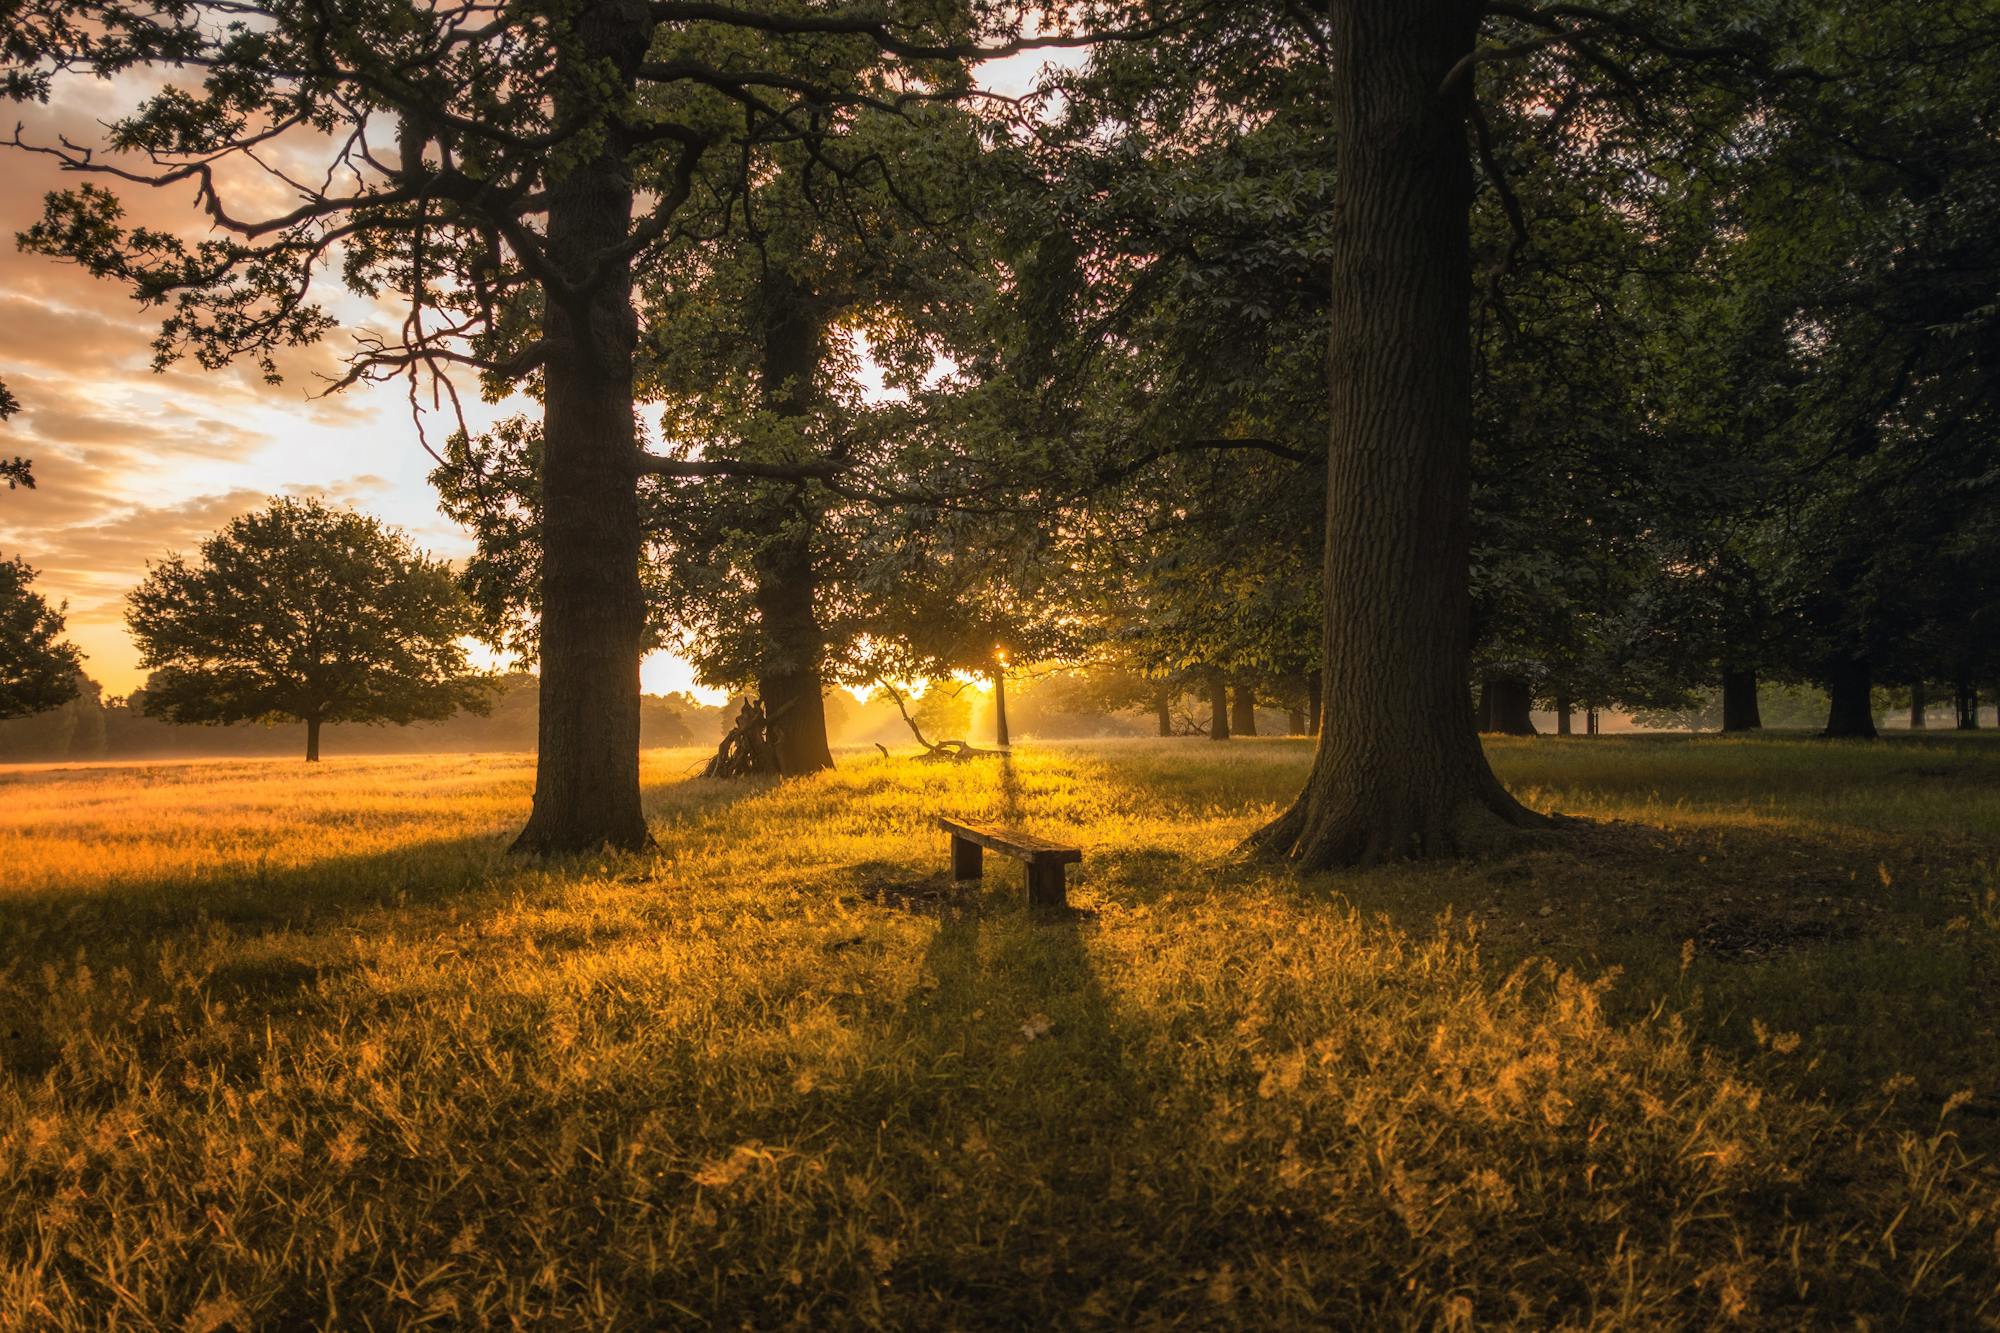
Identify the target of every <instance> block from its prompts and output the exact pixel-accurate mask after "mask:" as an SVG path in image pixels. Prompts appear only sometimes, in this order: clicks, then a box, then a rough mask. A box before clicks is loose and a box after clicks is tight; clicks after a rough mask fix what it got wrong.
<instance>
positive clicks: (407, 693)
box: [126, 500, 489, 763]
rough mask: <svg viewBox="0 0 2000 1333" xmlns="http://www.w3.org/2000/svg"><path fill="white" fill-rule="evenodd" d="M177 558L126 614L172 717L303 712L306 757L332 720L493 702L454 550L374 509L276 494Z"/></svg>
mask: <svg viewBox="0 0 2000 1333" xmlns="http://www.w3.org/2000/svg"><path fill="white" fill-rule="evenodd" d="M201 557H202V563H201V564H199V565H191V564H189V563H188V562H187V561H185V560H183V559H182V558H181V557H180V556H177V555H175V556H169V557H167V559H166V560H164V561H162V562H161V563H159V564H157V565H155V566H153V567H152V568H151V569H150V570H149V571H148V572H147V575H146V580H145V582H143V583H141V584H140V585H139V586H138V587H137V588H135V589H133V591H132V595H131V598H130V607H129V609H128V611H127V613H126V621H127V623H128V624H129V625H131V627H132V637H133V638H134V639H136V640H137V641H138V644H139V649H140V653H141V660H140V665H141V666H145V667H149V668H151V669H152V670H153V676H152V678H151V679H150V680H149V681H148V682H147V684H146V694H145V710H146V712H147V713H148V714H150V715H152V716H154V717H162V718H165V719H167V720H168V721H170V722H209V723H220V722H245V721H250V720H252V719H258V718H280V717H289V718H296V719H298V720H299V721H301V722H303V723H305V724H306V761H307V762H308V763H312V762H315V761H317V760H318V759H319V730H320V726H321V724H323V723H326V722H422V721H428V720H433V719H437V718H443V717H449V716H450V715H451V714H452V713H454V712H456V711H457V710H459V709H460V708H466V709H470V710H471V711H473V712H481V713H483V712H485V711H486V708H487V707H488V705H489V694H488V683H487V678H486V677H485V676H483V675H479V674H476V673H474V672H472V671H471V670H470V669H469V668H468V666H467V664H466V660H465V649H464V647H463V646H462V645H461V644H460V643H459V642H458V640H459V639H460V638H462V637H463V636H465V635H468V634H470V633H471V632H472V628H473V615H472V611H471V608H470V607H469V606H468V605H467V603H466V601H465V599H464V597H463V595H462V594H461V593H460V592H459V591H458V587H457V585H456V583H454V582H453V580H452V575H451V570H450V568H449V567H448V566H446V565H445V564H444V563H443V562H442V561H437V560H432V559H430V558H429V557H428V556H426V555H425V554H424V553H423V552H421V551H417V550H414V549H412V548H411V546H410V544H409V542H408V541H407V540H405V539H404V538H403V536H402V535H401V534H400V533H398V532H396V531H395V530H394V529H391V528H385V527H384V526H382V524H381V523H380V522H379V521H377V520H376V519H373V518H370V517H368V516H367V515H366V514H357V513H354V512H352V511H348V510H338V509H329V508H327V507H326V506H325V505H323V504H321V503H320V502H318V501H317V500H274V501H272V503H271V507H270V508H269V509H266V510H264V511H262V512H260V513H255V514H249V515H246V516H245V517H243V518H239V519H237V520H236V521H235V522H233V523H231V524H230V525H229V526H228V527H226V528H224V529H223V530H222V531H221V532H219V533H217V534H216V535H215V536H213V537H210V538H209V539H208V540H207V541H205V542H203V543H202V547H201Z"/></svg>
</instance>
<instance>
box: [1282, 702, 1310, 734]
mask: <svg viewBox="0 0 2000 1333" xmlns="http://www.w3.org/2000/svg"><path fill="white" fill-rule="evenodd" d="M1285 734H1286V735H1287V736H1303V735H1305V734H1306V710H1305V709H1303V708H1288V709H1286V710H1285Z"/></svg>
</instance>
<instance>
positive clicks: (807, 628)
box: [754, 514, 833, 778]
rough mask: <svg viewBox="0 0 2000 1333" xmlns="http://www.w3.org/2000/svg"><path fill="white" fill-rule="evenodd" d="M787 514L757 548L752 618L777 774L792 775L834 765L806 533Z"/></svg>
mask: <svg viewBox="0 0 2000 1333" xmlns="http://www.w3.org/2000/svg"><path fill="white" fill-rule="evenodd" d="M795 519H796V520H797V521H798V522H804V521H805V520H803V519H802V518H799V516H798V515H796V514H794V515H792V516H791V517H789V518H787V519H786V520H784V521H783V522H784V524H785V530H783V531H781V532H780V533H779V534H778V535H776V536H773V537H772V538H770V539H769V540H767V541H765V542H764V543H763V544H762V545H760V546H759V547H758V549H757V553H756V557H755V560H754V565H755V568H756V572H757V588H756V603H757V618H758V621H759V623H760V628H761V630H762V638H763V644H762V652H763V661H762V662H761V663H760V664H759V668H758V672H757V693H758V695H759V696H760V697H761V698H762V700H763V703H764V714H765V716H766V717H767V718H769V719H770V732H771V742H772V747H773V748H774V749H775V750H776V752H777V756H778V772H779V773H780V774H782V775H783V776H785V777H788V778H790V777H799V776H802V775H804V774H807V773H817V772H819V771H820V770H821V769H826V768H832V767H833V751H832V749H831V748H830V747H829V746H828V744H827V737H826V700H825V697H824V695H823V693H822V691H821V683H820V673H819V663H820V655H821V651H822V646H823V645H822V640H821V637H820V629H819V619H818V617H817V615H816V614H815V612H814V609H813V596H814V592H815V591H816V589H817V586H818V584H817V579H816V577H815V575H814V572H813V559H812V548H811V545H810V537H809V535H808V534H806V533H804V532H800V531H798V530H797V527H796V526H794V520H795Z"/></svg>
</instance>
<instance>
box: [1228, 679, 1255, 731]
mask: <svg viewBox="0 0 2000 1333" xmlns="http://www.w3.org/2000/svg"><path fill="white" fill-rule="evenodd" d="M1229 733H1230V735H1232V736H1255V735H1256V734H1257V691H1255V690H1254V689H1252V688H1250V686H1248V685H1243V684H1238V685H1237V686H1236V690H1235V694H1234V702H1233V703H1232V704H1231V705H1230V709H1229Z"/></svg>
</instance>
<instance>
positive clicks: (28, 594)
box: [0, 558, 83, 719]
mask: <svg viewBox="0 0 2000 1333" xmlns="http://www.w3.org/2000/svg"><path fill="white" fill-rule="evenodd" d="M34 579H35V571H34V570H32V569H30V568H29V567H28V563H27V561H25V560H21V559H18V558H17V559H13V560H0V719H5V718H11V717H25V716H27V715H28V714H30V713H40V712H43V711H45V710H47V709H51V708H55V707H58V706H59V705H61V704H63V703H66V702H67V701H68V700H70V699H72V698H74V697H75V696H76V692H77V686H78V681H79V679H80V672H81V670H82V665H83V654H82V653H80V652H78V651H77V649H76V647H75V646H74V645H72V644H67V643H63V642H61V641H60V639H59V636H60V635H61V634H62V630H63V616H62V612H61V611H60V610H58V609H57V608H55V607H52V606H50V605H49V604H48V601H47V599H45V598H44V597H42V595H41V594H40V593H37V592H36V591H35V590H34V589H33V588H31V587H30V586H29V585H30V584H31V583H33V582H34Z"/></svg>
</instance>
